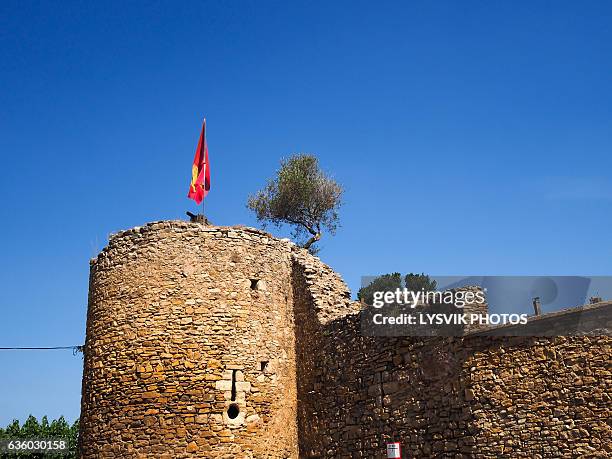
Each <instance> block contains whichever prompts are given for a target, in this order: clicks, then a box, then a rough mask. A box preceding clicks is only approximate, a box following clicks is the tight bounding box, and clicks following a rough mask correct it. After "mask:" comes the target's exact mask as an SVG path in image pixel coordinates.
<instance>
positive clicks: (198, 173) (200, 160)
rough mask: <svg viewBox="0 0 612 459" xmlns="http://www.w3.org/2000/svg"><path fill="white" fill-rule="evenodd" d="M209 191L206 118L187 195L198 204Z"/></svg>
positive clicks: (192, 167)
mask: <svg viewBox="0 0 612 459" xmlns="http://www.w3.org/2000/svg"><path fill="white" fill-rule="evenodd" d="M209 191H210V164H209V163H208V145H207V144H206V118H205V119H204V124H202V132H201V133H200V140H199V141H198V148H196V152H195V158H193V166H191V185H189V193H188V194H187V197H188V198H190V199H193V200H194V201H195V202H196V203H198V204H200V203H201V202H202V200H203V199H204V198H205V197H206V195H207V194H208V192H209Z"/></svg>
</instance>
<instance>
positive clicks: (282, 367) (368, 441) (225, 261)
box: [79, 221, 612, 458]
mask: <svg viewBox="0 0 612 459" xmlns="http://www.w3.org/2000/svg"><path fill="white" fill-rule="evenodd" d="M602 307H609V305H603V306H602ZM598 310H603V309H601V308H600V309H598ZM359 311H360V305H359V304H358V303H356V302H354V301H351V299H350V293H349V291H348V289H347V287H346V285H345V284H344V282H343V281H342V279H341V278H340V277H339V276H338V275H337V274H336V273H335V272H333V271H332V270H331V269H330V268H329V267H328V266H326V265H324V264H323V263H322V262H321V261H320V260H319V259H318V258H316V257H314V256H312V255H310V254H308V253H307V252H306V251H305V250H303V249H299V248H297V247H296V246H295V245H294V244H292V243H291V242H289V241H288V240H278V239H275V238H273V237H271V236H270V235H268V234H267V233H264V232H262V231H258V230H255V229H252V228H244V227H209V226H204V225H202V224H198V223H187V222H182V221H168V222H156V223H151V224H148V225H146V226H144V227H142V228H134V229H132V230H129V231H125V232H122V233H119V234H117V235H115V236H113V237H111V239H110V242H109V245H108V247H106V248H105V249H104V250H103V251H102V253H101V254H100V255H99V256H98V257H97V258H96V259H94V260H92V266H91V277H90V296H89V308H88V318H87V338H86V348H85V364H84V373H83V395H82V410H81V432H80V438H79V444H80V452H81V455H82V457H85V458H105V457H108V458H111V457H113V458H114V457H167V458H174V457H179V458H180V457H204V458H234V457H240V458H243V457H249V458H297V457H304V458H306V457H311V458H323V457H326V458H332V457H339V458H382V457H385V443H386V442H387V441H399V442H401V444H402V449H403V453H404V455H403V457H483V458H485V457H486V458H493V457H508V458H510V457H540V458H545V457H550V458H553V457H587V456H588V457H609V456H610V455H612V442H611V440H610V439H611V438H612V427H611V424H612V422H611V418H610V412H611V411H612V403H611V400H610V394H611V393H612V369H611V365H610V351H611V349H610V347H611V346H610V345H611V343H612V339H611V338H610V337H608V336H572V337H545V336H544V337H529V336H521V337H501V336H496V337H491V336H483V335H482V331H478V330H475V331H468V333H467V334H466V335H465V336H462V337H454V338H453V337H448V338H434V337H432V338H417V337H367V336H363V335H362V333H361V332H360V323H359V320H360V319H359V318H360V315H359ZM608 316H609V314H608ZM598 317H599V316H598Z"/></svg>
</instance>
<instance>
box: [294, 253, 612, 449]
mask: <svg viewBox="0 0 612 459" xmlns="http://www.w3.org/2000/svg"><path fill="white" fill-rule="evenodd" d="M311 264H312V263H311ZM333 285H334V288H333V289H332V290H334V291H335V294H331V292H330V291H329V288H328V292H327V295H325V296H321V295H320V292H321V289H322V287H323V286H322V285H320V282H319V279H318V277H317V276H316V275H312V273H311V274H310V275H306V276H305V275H304V269H303V267H302V266H301V265H300V264H298V265H297V266H295V267H294V282H293V289H294V308H295V317H296V324H300V327H299V328H297V329H296V330H297V331H296V344H297V354H296V355H297V372H298V380H299V381H300V384H299V385H298V398H299V403H298V426H299V434H298V439H299V442H300V445H299V446H300V457H317V458H322V457H329V458H332V457H333V458H361V457H363V458H383V457H386V456H385V444H386V443H387V442H391V441H398V442H400V443H401V445H402V449H403V456H402V457H482V458H496V457H507V458H513V457H534V458H545V457H548V458H557V457H585V456H588V457H609V456H610V455H611V454H612V440H611V438H612V425H611V424H612V423H611V422H610V420H611V417H610V412H611V411H612V401H611V398H610V394H612V368H611V360H610V355H612V354H611V352H610V351H611V344H612V338H610V337H609V336H572V337H556V338H555V337H489V336H478V334H479V332H478V331H477V330H474V331H473V332H471V333H470V332H469V330H468V335H467V336H464V337H454V338H452V337H449V338H418V337H395V338H389V337H368V336H362V334H361V329H360V324H359V320H360V317H359V314H357V312H356V311H355V310H354V309H353V310H352V311H350V310H347V309H346V308H345V309H344V311H345V314H344V315H341V316H339V317H336V318H334V319H333V320H329V313H328V312H326V311H325V309H327V308H330V309H332V310H334V309H335V306H334V305H335V304H336V303H338V302H341V301H342V299H343V298H345V296H346V295H345V288H346V287H345V286H343V284H338V283H337V282H336V283H335V284H333ZM598 314H601V312H599V313H598ZM608 317H609V314H608ZM570 323H575V320H571V321H570ZM583 325H584V323H583ZM530 326H531V325H530ZM497 331H498V332H499V329H498V330H497ZM313 350H314V352H313Z"/></svg>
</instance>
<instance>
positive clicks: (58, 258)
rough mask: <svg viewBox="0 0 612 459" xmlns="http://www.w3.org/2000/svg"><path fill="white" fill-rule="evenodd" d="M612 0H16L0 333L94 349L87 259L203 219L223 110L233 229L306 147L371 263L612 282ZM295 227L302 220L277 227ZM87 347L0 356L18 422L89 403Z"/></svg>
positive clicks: (25, 341) (353, 281)
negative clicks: (123, 241) (127, 240)
mask: <svg viewBox="0 0 612 459" xmlns="http://www.w3.org/2000/svg"><path fill="white" fill-rule="evenodd" d="M611 56H612V4H611V3H610V2H606V1H601V2H597V1H593V2H576V1H569V2H561V1H547V2H543V1H524V2H509V1H508V2H485V1H479V2H470V1H465V2H455V1H450V2H442V1H436V2H426V1H423V2H383V3H380V2H357V1H351V2H327V1H325V2H323V1H322V2H270V1H259V2H255V1H250V2H237V1H236V2H143V3H140V4H139V3H137V2H115V3H108V2H97V3H95V4H91V2H90V4H89V5H87V6H86V5H85V4H83V3H82V2H75V3H71V2H40V3H39V2H22V1H18V2H17V1H6V0H5V1H3V2H2V4H1V5H0V66H1V72H0V107H1V109H0V117H1V118H0V134H1V135H0V151H1V152H2V168H1V172H0V174H1V178H2V179H1V181H0V192H1V195H2V203H1V205H0V215H1V218H2V222H1V224H0V254H1V255H0V256H1V260H2V263H1V264H0V279H1V287H2V288H1V292H2V294H1V296H0V307H1V311H2V316H1V319H0V346H55V345H73V344H81V343H83V341H84V332H85V315H86V304H87V282H88V270H89V265H88V260H89V258H91V257H92V256H93V255H95V254H96V253H97V252H98V251H99V250H100V249H101V248H102V247H103V246H104V245H105V243H106V241H107V236H108V235H109V233H111V232H115V231H117V230H120V229H125V228H129V227H131V226H135V225H141V224H143V223H145V222H147V221H151V220H161V219H173V218H184V213H185V211H186V210H192V211H193V210H194V209H195V206H194V205H193V204H192V202H191V201H188V200H187V199H186V193H187V188H188V182H189V177H190V167H191V161H192V159H193V152H194V149H195V145H196V142H197V136H198V134H199V129H200V122H201V118H202V116H203V115H206V116H207V118H208V129H209V147H210V159H211V164H212V191H211V193H210V195H209V199H208V201H207V209H208V215H209V217H210V218H211V219H212V220H213V221H214V222H215V223H217V224H221V225H232V224H247V225H253V226H256V224H257V223H256V221H255V219H254V218H253V216H252V215H250V214H249V212H248V211H247V209H246V208H245V200H246V197H247V195H248V194H249V193H250V192H253V191H254V190H256V189H257V188H259V187H260V186H261V185H263V183H264V182H265V179H266V178H267V177H268V176H270V175H271V173H272V172H273V171H274V170H275V169H276V167H277V165H278V161H279V158H280V157H282V156H285V155H288V154H290V153H292V152H312V153H316V154H317V155H318V156H319V157H320V159H321V163H322V165H323V167H324V168H325V169H326V170H328V171H329V172H331V173H332V174H333V175H334V176H335V177H336V179H337V180H338V181H340V182H342V183H343V184H344V185H345V187H346V194H345V204H344V206H343V208H342V212H341V218H342V227H341V228H340V230H339V231H338V234H337V236H336V237H334V238H328V237H324V239H323V241H322V246H323V250H322V252H321V258H322V259H323V260H324V261H326V262H328V263H329V264H330V265H331V266H332V267H334V268H335V269H336V270H338V271H339V272H340V273H342V274H343V276H344V277H345V279H346V280H347V282H348V283H349V285H350V286H351V287H352V288H353V289H355V288H357V287H358V285H359V282H360V276H362V275H365V274H376V273H381V272H389V271H394V270H398V271H400V272H403V273H405V272H407V271H419V272H420V271H424V272H427V273H431V274H440V275H443V274H446V275H462V274H479V275H493V274H497V275H499V274H520V275H529V274H550V275H552V274H556V275H562V274H572V275H574V274H584V275H595V274H599V275H608V274H611V272H610V271H611V269H610V262H611V260H612V245H611V236H610V234H611V233H610V227H611V225H612V180H611V176H610V175H611V173H610V171H611V170H612V84H611V81H612V79H611V78H612V59H611ZM274 232H275V234H278V235H282V236H285V235H287V234H288V232H287V231H282V230H281V231H276V230H274ZM81 366H82V360H81V357H79V356H76V357H73V356H72V354H71V353H70V352H69V351H65V352H59V351H56V352H38V353H37V352H20V353H17V352H6V351H0V374H2V377H1V378H0V425H4V424H6V423H8V422H9V421H10V420H11V419H13V418H19V419H22V420H23V419H25V417H26V416H27V415H28V414H29V413H33V414H35V415H37V416H42V415H43V414H48V415H49V416H52V417H56V416H58V415H60V414H64V415H65V416H66V417H67V418H68V419H69V420H70V421H72V420H74V419H75V418H76V417H77V416H78V412H79V401H80V384H81Z"/></svg>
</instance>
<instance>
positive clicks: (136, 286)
mask: <svg viewBox="0 0 612 459" xmlns="http://www.w3.org/2000/svg"><path fill="white" fill-rule="evenodd" d="M292 250H293V244H291V243H289V242H288V241H279V240H277V239H273V238H271V237H270V236H269V235H267V234H266V233H263V232H261V231H257V230H254V229H248V228H220V227H207V226H204V225H201V224H196V223H187V222H181V221H170V222H157V223H152V224H148V225H146V226H145V227H141V228H134V229H132V230H129V231H124V232H121V233H118V234H116V235H114V236H112V237H111V239H110V242H109V244H108V247H106V248H105V249H104V250H103V251H102V252H101V253H100V255H99V256H98V257H97V258H96V259H94V260H92V262H91V274H90V286H89V306H88V314H87V337H86V352H85V362H84V373H83V395H82V407H81V436H80V442H79V443H80V450H81V454H82V456H83V457H86V458H89V457H136V456H137V457H141V456H142V457H168V458H176V457H186V456H190V457H194V456H198V457H241V458H242V457H257V458H284V457H297V455H298V453H297V418H296V416H297V415H296V404H297V397H296V380H295V378H296V369H295V336H294V327H293V320H294V319H293V311H292V307H291V304H292V298H291V297H292V290H291V283H290V279H291V266H292V264H291V256H292V255H291V254H292Z"/></svg>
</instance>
